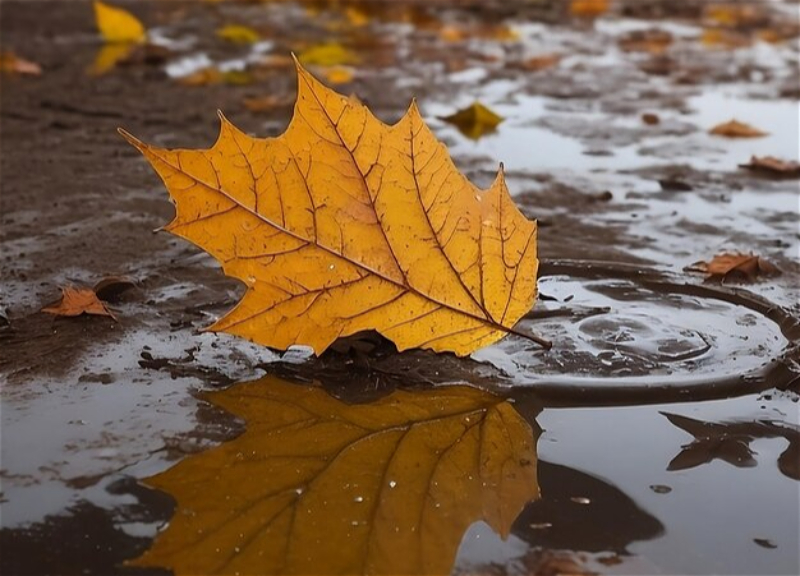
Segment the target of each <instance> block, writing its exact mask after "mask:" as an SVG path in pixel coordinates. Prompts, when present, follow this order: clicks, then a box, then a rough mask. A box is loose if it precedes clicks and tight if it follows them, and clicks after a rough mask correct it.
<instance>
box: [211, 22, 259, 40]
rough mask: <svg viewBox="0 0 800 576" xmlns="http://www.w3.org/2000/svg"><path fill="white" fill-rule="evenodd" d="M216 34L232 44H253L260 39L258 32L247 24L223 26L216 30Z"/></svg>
mask: <svg viewBox="0 0 800 576" xmlns="http://www.w3.org/2000/svg"><path fill="white" fill-rule="evenodd" d="M217 36H218V37H219V38H222V39H223V40H226V41H228V42H233V43H234V44H253V43H255V42H258V41H259V39H260V36H259V34H258V32H256V31H255V30H253V29H252V28H250V27H248V26H240V25H238V24H228V25H227V26H223V27H222V28H220V29H219V30H217Z"/></svg>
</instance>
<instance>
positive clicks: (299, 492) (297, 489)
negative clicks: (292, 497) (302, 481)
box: [294, 488, 303, 496]
mask: <svg viewBox="0 0 800 576" xmlns="http://www.w3.org/2000/svg"><path fill="white" fill-rule="evenodd" d="M294 491H295V492H297V494H298V496H299V495H300V494H302V493H303V489H302V488H295V489H294Z"/></svg>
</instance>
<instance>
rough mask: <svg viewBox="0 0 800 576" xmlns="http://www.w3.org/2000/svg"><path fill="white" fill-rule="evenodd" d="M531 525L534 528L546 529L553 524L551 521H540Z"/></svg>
mask: <svg viewBox="0 0 800 576" xmlns="http://www.w3.org/2000/svg"><path fill="white" fill-rule="evenodd" d="M529 526H530V527H531V528H533V529H534V530H544V529H545V528H550V527H551V526H552V524H551V523H550V522H539V523H538V524H529Z"/></svg>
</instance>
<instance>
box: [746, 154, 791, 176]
mask: <svg viewBox="0 0 800 576" xmlns="http://www.w3.org/2000/svg"><path fill="white" fill-rule="evenodd" d="M739 167H740V168H746V169H747V170H752V171H754V172H763V173H765V174H770V175H773V176H781V177H784V178H800V163H799V162H795V161H794V160H781V159H779V158H775V157H773V156H753V157H752V158H751V159H750V162H749V163H747V164H739Z"/></svg>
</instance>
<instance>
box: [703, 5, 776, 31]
mask: <svg viewBox="0 0 800 576" xmlns="http://www.w3.org/2000/svg"><path fill="white" fill-rule="evenodd" d="M703 19H704V20H706V21H707V22H710V23H712V24H716V25H719V26H725V27H728V28H740V27H749V26H754V25H757V24H760V23H763V22H764V21H765V20H767V15H766V13H765V12H764V10H763V8H762V7H760V6H757V5H754V4H748V3H737V4H712V5H710V6H706V7H705V9H704V10H703Z"/></svg>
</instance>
